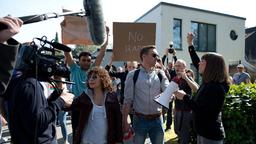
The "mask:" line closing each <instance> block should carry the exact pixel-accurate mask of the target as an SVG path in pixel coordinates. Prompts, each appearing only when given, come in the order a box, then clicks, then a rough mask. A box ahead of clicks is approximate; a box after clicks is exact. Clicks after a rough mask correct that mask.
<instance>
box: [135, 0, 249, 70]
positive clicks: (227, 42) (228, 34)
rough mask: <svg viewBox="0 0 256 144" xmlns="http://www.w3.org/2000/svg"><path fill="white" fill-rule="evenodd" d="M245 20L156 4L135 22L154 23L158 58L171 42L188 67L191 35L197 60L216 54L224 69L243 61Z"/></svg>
mask: <svg viewBox="0 0 256 144" xmlns="http://www.w3.org/2000/svg"><path fill="white" fill-rule="evenodd" d="M245 20H246V19H245V18H243V17H237V16H232V15H227V14H222V13H218V12H212V11H207V10H202V9H197V8H192V7H186V6H181V5H176V4H170V3H165V2H160V3H159V4H158V5H156V6H155V7H153V8H152V9H151V10H149V11H148V12H146V13H145V14H144V15H143V16H141V17H140V18H138V19H137V20H136V21H135V22H151V23H156V46H157V47H158V51H159V53H160V54H161V55H163V53H164V49H165V48H168V47H169V43H170V41H172V42H173V47H174V48H175V49H176V52H177V54H176V55H177V57H178V58H181V59H184V60H186V62H187V63H188V64H189V63H190V64H191V60H190V57H189V53H188V48H187V47H188V45H187V40H186V36H187V33H188V32H193V34H194V35H195V39H194V45H195V47H196V51H197V52H198V54H199V56H202V55H203V54H204V53H206V52H217V53H220V54H222V55H223V56H224V58H225V62H226V64H227V67H228V66H229V65H236V64H237V63H239V62H241V61H243V60H244V53H245ZM169 57H171V55H169Z"/></svg>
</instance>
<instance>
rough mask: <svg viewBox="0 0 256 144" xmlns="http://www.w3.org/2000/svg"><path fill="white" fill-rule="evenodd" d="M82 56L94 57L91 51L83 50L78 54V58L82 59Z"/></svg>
mask: <svg viewBox="0 0 256 144" xmlns="http://www.w3.org/2000/svg"><path fill="white" fill-rule="evenodd" d="M82 56H89V57H92V55H91V53H89V52H81V53H80V54H79V56H78V59H79V60H80V58H81V57H82Z"/></svg>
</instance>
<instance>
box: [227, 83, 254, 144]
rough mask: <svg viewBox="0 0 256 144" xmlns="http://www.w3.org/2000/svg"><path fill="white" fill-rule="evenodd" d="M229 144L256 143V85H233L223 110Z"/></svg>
mask: <svg viewBox="0 0 256 144" xmlns="http://www.w3.org/2000/svg"><path fill="white" fill-rule="evenodd" d="M222 118H223V124H224V128H225V132H226V139H225V143H227V144H255V143H256V84H246V85H245V84H240V85H232V86H231V87H230V90H229V93H228V95H227V96H226V101H225V105H224V108H223V115H222Z"/></svg>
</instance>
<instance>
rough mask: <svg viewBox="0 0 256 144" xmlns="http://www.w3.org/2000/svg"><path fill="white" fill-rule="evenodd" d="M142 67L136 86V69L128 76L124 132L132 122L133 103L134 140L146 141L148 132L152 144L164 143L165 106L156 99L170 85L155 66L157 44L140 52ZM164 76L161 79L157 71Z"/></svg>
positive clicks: (139, 143)
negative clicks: (130, 115) (163, 110)
mask: <svg viewBox="0 0 256 144" xmlns="http://www.w3.org/2000/svg"><path fill="white" fill-rule="evenodd" d="M140 59H141V65H142V66H141V67H140V71H139V74H138V78H137V82H136V83H135V85H134V82H133V77H134V73H135V71H132V72H130V73H129V74H128V75H127V79H126V82H125V90H124V108H123V131H124V132H128V131H129V129H131V128H130V125H129V123H128V121H127V117H128V114H129V112H130V109H131V105H133V108H134V111H135V114H134V116H133V129H134V131H135V137H134V143H136V144H144V142H145V139H146V137H147V135H148V136H149V138H150V140H151V143H152V144H163V143H164V130H163V127H162V121H163V120H162V117H161V116H162V115H161V110H162V106H161V105H159V104H158V103H156V102H155V101H154V98H155V97H156V96H157V95H159V94H160V93H161V92H162V91H164V90H165V88H166V87H167V86H168V84H169V80H168V78H167V77H166V75H165V73H164V71H162V70H159V69H156V68H155V65H156V62H157V60H158V59H159V56H158V53H157V50H156V47H155V46H154V45H149V46H145V47H143V48H142V49H141V51H140ZM159 73H160V74H161V75H162V80H160V79H159V77H158V74H159Z"/></svg>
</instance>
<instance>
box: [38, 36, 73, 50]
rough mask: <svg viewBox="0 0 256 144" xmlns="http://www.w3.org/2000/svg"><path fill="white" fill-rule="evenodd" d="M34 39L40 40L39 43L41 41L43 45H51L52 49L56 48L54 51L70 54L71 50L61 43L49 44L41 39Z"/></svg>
mask: <svg viewBox="0 0 256 144" xmlns="http://www.w3.org/2000/svg"><path fill="white" fill-rule="evenodd" d="M36 39H38V40H40V41H43V42H45V43H47V44H49V45H51V46H52V47H54V48H56V49H59V50H62V51H64V52H71V48H70V47H68V46H66V45H64V44H61V43H58V42H49V41H47V40H43V39H41V38H36Z"/></svg>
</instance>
